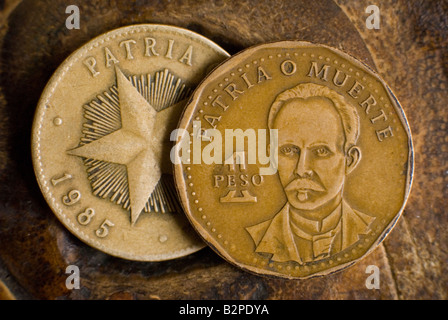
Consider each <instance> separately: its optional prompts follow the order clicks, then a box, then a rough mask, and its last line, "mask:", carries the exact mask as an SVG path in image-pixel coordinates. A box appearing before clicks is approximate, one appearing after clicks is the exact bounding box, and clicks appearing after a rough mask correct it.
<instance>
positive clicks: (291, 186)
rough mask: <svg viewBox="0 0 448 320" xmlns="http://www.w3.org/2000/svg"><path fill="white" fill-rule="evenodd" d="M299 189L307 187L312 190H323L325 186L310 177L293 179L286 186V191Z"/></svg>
mask: <svg viewBox="0 0 448 320" xmlns="http://www.w3.org/2000/svg"><path fill="white" fill-rule="evenodd" d="M299 189H309V190H312V191H325V188H324V187H323V186H322V185H321V184H320V183H318V182H316V181H313V180H310V179H294V180H293V181H291V182H290V183H288V185H287V186H286V188H285V190H286V191H297V190H299Z"/></svg>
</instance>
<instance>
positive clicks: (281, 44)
mask: <svg viewBox="0 0 448 320" xmlns="http://www.w3.org/2000/svg"><path fill="white" fill-rule="evenodd" d="M298 47H301V48H304V47H313V48H325V49H327V50H329V51H330V52H334V53H336V54H338V55H340V56H342V58H344V59H346V60H347V61H348V62H350V63H352V64H353V65H354V66H355V67H358V68H360V69H361V70H363V71H365V72H366V73H368V74H370V75H371V76H372V77H374V78H376V79H377V80H379V81H380V83H381V85H382V86H383V87H384V89H385V91H386V93H387V95H388V97H389V100H390V101H391V105H393V107H394V109H395V111H396V113H397V116H398V118H399V119H400V121H401V124H402V125H403V127H404V129H405V132H406V134H407V137H408V139H407V140H408V147H409V152H408V158H407V159H408V163H409V165H408V168H407V176H406V186H405V194H404V199H403V203H402V206H401V207H400V209H399V211H398V213H397V214H396V215H395V216H394V218H393V219H392V220H391V222H390V223H389V224H388V225H386V226H385V228H384V229H383V231H382V233H381V234H380V235H379V236H378V237H377V240H376V241H375V242H373V243H372V245H371V246H370V248H369V249H368V250H367V251H366V252H365V253H364V254H363V255H361V256H360V257H359V258H357V259H353V260H351V261H349V262H346V263H342V264H339V265H337V266H334V267H331V268H328V269H325V270H322V271H318V272H316V273H311V274H309V275H306V276H292V275H288V274H285V273H280V272H276V271H271V270H268V269H263V268H259V267H255V266H251V265H247V264H244V263H241V262H237V261H236V259H235V258H233V257H232V256H231V255H230V254H229V253H228V251H227V250H225V249H224V248H223V246H222V244H220V243H219V242H218V241H217V240H216V239H215V238H214V237H213V236H211V234H210V233H209V232H207V231H206V229H205V228H203V226H202V225H201V224H200V223H199V222H198V221H196V219H194V217H193V215H192V214H191V213H190V209H189V198H188V194H187V192H186V187H187V185H186V183H185V179H184V176H183V175H184V171H183V169H182V167H183V164H175V165H174V181H175V185H176V190H177V193H178V195H179V198H180V199H181V205H182V206H183V208H184V211H185V213H186V215H187V217H188V219H189V221H190V223H191V224H192V225H193V227H194V229H195V230H196V231H197V232H198V233H199V235H200V236H201V237H202V239H203V240H204V241H205V242H206V243H207V244H208V245H209V247H211V248H212V249H213V250H214V251H215V252H216V253H217V254H218V255H220V256H221V257H223V258H224V259H225V260H226V261H228V262H230V263H231V264H233V265H235V266H237V267H239V268H241V269H243V270H245V271H248V272H250V273H253V274H256V275H261V276H264V277H268V278H283V279H285V278H286V279H309V278H314V277H319V276H324V275H328V274H332V273H335V272H339V271H342V270H344V269H347V268H348V267H350V266H352V265H353V264H355V263H357V262H359V261H360V260H362V259H364V258H365V257H366V256H367V255H369V254H370V253H371V252H372V251H373V250H375V249H376V248H377V247H378V246H379V245H380V243H381V242H382V241H384V239H385V238H386V237H387V236H388V235H389V234H390V232H391V231H392V229H393V228H394V227H395V225H396V223H397V221H398V220H399V218H400V217H401V215H402V213H403V211H404V208H405V206H406V203H407V201H408V199H409V194H410V191H411V188H412V181H413V176H414V147H413V142H412V134H411V129H410V127H409V123H408V120H407V118H406V115H405V113H404V110H403V108H402V106H401V104H400V103H399V101H398V99H397V97H396V96H395V94H394V93H393V91H392V89H391V88H390V87H389V86H388V85H387V84H386V82H385V81H384V80H383V78H382V77H381V76H380V75H379V74H378V73H377V72H376V71H375V70H373V69H372V68H371V67H370V66H369V65H367V64H366V63H364V62H362V61H359V60H358V59H356V58H355V57H354V56H352V55H351V54H349V53H347V52H344V51H342V50H340V49H336V48H333V47H330V46H327V45H324V44H318V43H312V42H308V41H301V40H284V41H274V42H267V43H264V44H260V45H255V46H251V47H249V48H247V49H244V50H242V51H240V52H239V53H237V54H235V55H233V56H232V57H231V58H229V59H227V60H226V61H223V62H222V63H221V64H220V65H218V66H217V67H216V68H215V69H214V70H213V71H212V72H210V73H209V74H208V75H207V76H206V77H205V78H204V79H203V80H202V81H201V83H200V84H199V85H198V86H197V87H196V89H195V91H194V92H193V94H192V96H191V97H190V99H189V101H188V102H187V105H186V107H185V109H184V111H183V113H182V116H181V117H180V120H179V124H178V128H180V129H185V128H186V127H187V125H188V124H189V122H190V120H192V117H193V114H194V112H195V110H196V108H197V107H198V104H197V103H196V102H195V101H197V100H198V98H199V96H200V95H201V94H202V91H203V90H204V89H205V87H206V86H207V85H208V83H209V82H212V81H215V80H218V78H219V77H221V76H222V75H223V74H224V72H228V71H229V69H230V68H229V67H228V66H229V65H230V64H231V65H238V64H239V63H241V62H242V61H244V60H245V59H247V58H248V57H250V56H251V55H252V54H254V53H256V52H257V51H259V50H263V49H290V48H298ZM181 190H184V191H183V192H181ZM218 248H222V250H219V249H218ZM259 270H262V271H263V272H259Z"/></svg>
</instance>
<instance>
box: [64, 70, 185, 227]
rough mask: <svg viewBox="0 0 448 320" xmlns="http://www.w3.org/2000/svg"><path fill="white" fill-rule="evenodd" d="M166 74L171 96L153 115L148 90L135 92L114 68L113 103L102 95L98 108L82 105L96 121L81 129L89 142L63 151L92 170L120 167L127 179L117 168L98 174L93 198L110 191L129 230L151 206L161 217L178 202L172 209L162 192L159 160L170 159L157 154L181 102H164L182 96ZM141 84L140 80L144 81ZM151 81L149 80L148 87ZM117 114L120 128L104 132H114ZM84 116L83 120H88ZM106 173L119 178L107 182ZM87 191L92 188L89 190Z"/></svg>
mask: <svg viewBox="0 0 448 320" xmlns="http://www.w3.org/2000/svg"><path fill="white" fill-rule="evenodd" d="M167 74H168V72H167V70H165V71H164V78H162V79H164V80H163V81H169V82H167V83H168V84H169V85H170V86H171V87H170V88H168V89H169V90H167V92H169V91H171V95H170V96H168V97H166V96H164V97H161V98H163V99H162V100H165V107H164V106H163V104H162V105H161V104H160V102H159V105H158V108H159V110H156V108H154V107H153V106H152V105H151V104H150V102H149V101H148V100H149V99H147V98H148V97H149V93H148V91H149V90H141V91H143V93H142V92H140V91H139V90H138V89H137V88H138V87H140V88H142V86H141V84H140V85H139V86H137V85H136V84H137V81H136V78H135V77H134V78H131V79H128V78H126V76H125V75H124V74H123V72H122V71H121V70H120V69H119V68H118V67H116V77H117V87H115V88H113V90H112V89H111V92H112V93H113V95H114V94H116V96H118V99H116V98H114V97H113V95H109V94H107V95H106V94H105V95H106V97H107V99H105V98H104V97H101V99H100V97H98V98H99V100H100V101H101V104H99V103H96V104H93V103H92V104H93V106H92V104H90V105H89V106H87V108H86V109H87V110H88V111H89V113H88V117H90V118H93V119H94V120H95V121H94V122H93V124H91V123H89V124H86V125H85V127H87V128H88V129H90V130H88V131H87V133H88V134H89V136H88V137H89V138H90V140H91V141H88V140H89V139H85V140H87V141H88V143H84V144H81V145H80V146H79V147H77V148H74V149H72V150H68V151H67V152H68V154H70V155H73V156H78V157H82V158H85V159H87V160H88V161H89V164H90V165H93V164H94V167H98V168H102V165H101V164H104V163H110V164H111V165H121V166H125V168H126V174H127V177H125V175H123V172H122V170H121V171H120V169H119V168H115V169H109V171H108V172H103V173H102V175H104V178H103V179H102V180H95V181H96V183H97V184H100V185H101V188H97V189H96V191H95V192H94V193H97V194H98V195H100V194H101V195H102V196H103V197H105V196H106V195H108V194H109V193H110V192H108V191H113V195H112V196H111V199H115V200H116V201H117V203H124V204H125V205H126V204H128V207H129V208H130V211H131V224H132V225H134V224H135V223H136V222H137V220H138V218H139V216H140V214H141V213H142V212H143V211H150V210H149V208H150V207H154V208H155V209H156V210H155V211H158V210H159V209H161V211H162V212H165V211H166V209H167V208H168V209H169V210H172V211H175V209H176V208H175V207H176V206H177V203H176V205H173V204H172V202H173V199H174V201H176V200H175V197H173V196H172V190H170V189H171V187H169V186H168V188H167V187H166V184H165V183H162V184H161V183H160V181H162V180H161V177H162V173H163V172H162V171H163V170H162V166H161V164H162V163H163V162H164V161H165V162H166V161H169V158H168V159H166V154H167V153H166V152H165V153H164V152H162V150H163V148H164V147H165V146H166V144H167V142H168V144H169V143H170V142H169V133H170V132H171V131H172V130H173V129H175V127H176V125H177V120H178V118H179V116H180V113H181V112H182V108H183V106H184V104H185V99H182V100H181V101H178V102H176V103H173V104H172V105H168V106H166V104H167V103H169V102H173V100H174V99H176V97H175V95H176V94H177V95H178V98H179V97H182V95H181V94H179V90H177V91H176V90H175V89H176V88H178V87H179V81H177V83H176V85H173V84H172V83H173V78H174V76H172V75H167ZM167 79H168V80H167ZM141 80H142V81H143V80H144V78H143V76H142V79H141ZM150 81H151V79H150V77H149V75H148V87H149V85H150ZM180 91H182V90H180ZM145 96H146V97H145ZM159 100H160V98H159ZM154 101H158V100H154ZM174 101H175V100H174ZM117 109H118V111H119V118H120V121H121V126H118V129H116V130H115V131H112V132H110V133H108V131H110V130H111V129H112V128H117V123H116V122H117V112H116V111H117ZM102 112H104V113H105V117H106V118H107V119H108V121H104V119H103V118H104V117H103V118H101V116H100V115H102V114H103V113H102ZM88 117H86V118H87V119H88ZM85 140H84V141H85ZM82 141H83V140H82ZM87 141H86V142H87ZM168 155H169V153H168ZM90 169H92V167H91V168H90ZM98 170H100V169H98ZM92 171H95V169H94V170H92ZM110 172H116V175H118V174H119V176H117V177H112V176H111V173H110ZM89 178H90V177H89ZM123 179H126V180H127V190H126V187H124V188H123V186H124V183H123ZM103 181H104V182H103ZM92 187H94V186H93V185H92ZM160 189H165V192H162V193H161V192H160V191H161V190H160ZM126 191H128V193H129V199H128V201H126V199H123V195H124V194H125V193H126ZM120 195H121V196H120ZM168 202H169V203H168Z"/></svg>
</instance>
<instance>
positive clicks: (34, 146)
mask: <svg viewBox="0 0 448 320" xmlns="http://www.w3.org/2000/svg"><path fill="white" fill-rule="evenodd" d="M130 31H134V33H141V32H155V31H162V32H168V33H175V34H180V35H181V36H186V37H187V38H189V39H190V40H192V41H194V42H199V43H202V44H203V45H205V46H208V47H210V48H211V49H212V50H214V51H216V52H217V53H218V54H220V55H222V56H223V57H227V58H228V57H229V56H230V55H229V53H227V52H226V51H225V50H224V49H223V48H221V47H220V46H219V45H218V44H216V43H215V42H213V41H212V40H210V39H208V38H206V37H204V36H202V35H200V34H198V33H196V32H193V31H191V30H188V29H185V28H181V27H177V26H171V25H164V24H147V23H146V24H135V25H128V26H123V27H120V28H116V29H113V30H110V31H107V32H105V33H103V34H100V35H98V36H96V37H94V38H92V39H91V40H89V41H88V42H86V43H84V44H83V45H82V46H80V47H79V48H78V49H76V50H75V51H74V52H72V53H71V54H70V55H69V56H68V57H67V58H66V59H65V60H64V61H63V62H62V63H61V64H60V65H59V66H58V67H57V69H56V70H55V72H54V73H53V75H52V76H51V78H50V80H48V82H47V84H46V86H45V88H44V90H43V91H42V94H41V96H40V98H39V101H38V103H37V107H36V111H35V115H34V119H33V124H32V128H31V157H32V163H33V168H34V174H35V176H36V180H37V182H38V185H39V188H40V190H41V192H42V194H43V196H44V198H45V200H46V202H47V204H48V205H49V207H50V209H51V211H52V212H53V213H54V214H55V215H56V217H57V218H58V220H59V221H60V222H61V223H62V224H63V225H64V226H65V227H66V228H67V229H68V230H69V231H70V232H71V233H72V234H73V235H75V236H76V237H77V238H78V239H80V240H81V241H83V242H84V243H86V244H88V245H89V246H91V247H93V248H95V249H97V250H99V251H102V252H104V253H107V254H109V255H111V256H115V257H118V258H123V259H127V260H133V261H153V262H157V261H166V260H171V259H175V258H181V257H184V256H187V255H189V254H192V253H194V252H197V251H199V250H200V249H202V248H204V247H205V246H206V245H205V243H204V244H201V245H192V246H190V247H187V248H185V249H181V250H176V251H174V252H171V253H165V254H150V255H135V254H130V253H128V252H126V251H120V250H116V249H111V248H109V247H107V246H105V245H104V244H101V243H100V242H98V241H97V240H95V239H92V238H91V237H89V236H88V235H87V234H86V233H84V232H83V231H80V230H79V228H77V227H76V226H75V224H74V223H73V222H71V220H73V219H70V218H68V217H67V216H66V215H65V214H64V213H63V210H62V209H60V208H59V209H58V204H57V203H56V199H55V198H54V197H53V196H51V195H50V194H51V193H52V192H51V191H45V188H46V186H45V184H47V183H48V182H46V181H44V174H43V172H42V173H40V172H39V170H42V171H43V169H42V167H41V160H40V159H39V153H40V150H39V149H40V134H39V133H40V129H41V128H42V126H43V121H44V116H45V111H46V109H47V105H48V104H47V102H48V100H49V99H50V98H51V97H52V95H53V93H54V91H55V90H56V88H57V87H58V85H59V82H60V81H61V80H62V78H63V76H64V75H65V74H66V73H67V72H69V70H70V68H71V66H72V65H73V64H74V63H75V62H77V61H79V60H80V59H81V58H82V57H84V56H85V55H86V54H88V53H89V51H91V50H92V49H93V48H96V47H97V46H99V45H100V44H102V43H106V42H107V41H109V40H110V39H108V38H112V37H113V36H114V35H115V36H116V37H118V36H121V35H123V34H125V33H126V32H130ZM101 41H103V42H102V43H100V42H101ZM179 214H183V213H181V212H180V213H179Z"/></svg>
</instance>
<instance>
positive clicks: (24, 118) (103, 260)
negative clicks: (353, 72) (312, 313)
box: [0, 0, 448, 299]
mask: <svg viewBox="0 0 448 320" xmlns="http://www.w3.org/2000/svg"><path fill="white" fill-rule="evenodd" d="M69 4H76V5H78V6H79V8H80V12H81V29H80V30H67V29H66V28H65V19H66V17H67V15H66V14H65V8H66V6H67V5H69ZM370 4H371V3H370V1H368V0H361V1H349V0H335V1H331V0H328V1H305V0H303V1H294V0H287V1H268V0H262V1H255V0H240V1H238V2H235V1H230V0H229V1H224V0H222V1H219V0H214V1H205V0H201V1H193V0H190V1H189V0H173V1H162V0H160V1H135V2H132V3H131V2H129V1H125V0H110V1H70V3H68V2H67V1H61V0H51V1H50V0H23V1H20V0H3V1H0V47H1V49H0V74H1V78H0V299H1V298H3V299H6V298H11V297H13V296H15V297H16V298H19V299H23V298H31V299H33V298H35V299H447V298H448V274H447V272H446V271H447V267H446V266H447V263H448V233H447V231H446V230H447V229H448V209H447V208H446V207H447V205H448V200H447V199H448V161H447V160H448V111H447V110H448V109H447V108H446V105H447V104H448V95H447V92H448V90H447V86H448V51H447V50H448V49H447V48H448V2H446V1H423V0H413V1H406V0H395V1H392V0H391V1H385V0H384V1H377V2H376V4H377V5H378V6H379V7H380V11H381V25H380V29H379V30H368V29H367V28H366V25H365V20H366V18H367V17H368V15H369V14H367V13H365V8H366V7H367V6H368V5H370ZM137 23H163V24H170V25H176V26H180V27H184V28H187V29H190V30H193V31H196V32H198V33H200V34H202V35H204V36H206V37H208V38H210V39H212V40H213V41H215V42H217V43H218V44H219V45H221V46H222V47H224V49H226V50H228V51H229V52H230V53H231V54H233V53H236V52H238V51H239V50H241V49H244V48H246V47H248V46H251V45H254V44H258V43H263V42H267V41H274V40H284V39H301V40H307V41H313V42H319V43H324V44H327V45H331V46H334V47H338V48H340V49H343V50H344V51H346V52H349V53H351V54H352V55H354V56H356V57H357V58H358V59H360V60H363V61H364V62H366V63H367V64H369V65H370V66H372V67H373V68H375V69H376V70H378V72H379V73H380V74H381V75H382V76H383V78H384V79H385V80H386V82H387V83H388V84H389V85H390V87H391V88H392V89H393V90H394V92H395V94H396V95H397V97H398V99H399V100H400V102H401V104H402V105H403V107H404V109H405V112H406V115H407V117H408V120H409V123H410V126H411V130H412V132H413V140H414V147H415V178H414V184H413V188H412V191H411V196H410V199H409V201H408V204H407V206H406V209H405V211H404V214H403V216H402V218H401V219H400V220H399V222H398V224H397V226H396V227H395V228H394V230H393V231H392V233H391V234H390V235H389V236H388V237H387V238H386V240H385V241H384V243H383V245H381V246H379V247H378V248H377V249H376V250H375V251H374V252H373V253H371V254H370V255H369V256H368V257H366V258H365V259H364V260H362V261H361V262H360V263H358V264H356V265H354V266H352V267H350V268H349V269H347V270H344V271H342V272H339V273H336V274H333V275H329V276H326V277H320V278H313V279H309V280H304V281H287V280H273V279H267V278H262V277H258V276H255V275H252V274H248V273H245V272H243V271H241V270H239V269H237V268H235V267H233V266H231V265H229V264H228V263H226V262H225V261H223V260H222V259H221V258H220V257H219V256H217V255H216V254H215V253H214V252H213V251H212V250H210V249H208V248H207V249H204V250H201V251H200V252H197V253H196V254H193V255H190V256H188V257H185V258H182V259H177V260H173V261H167V262H159V263H140V262H130V261H125V260H121V259H117V258H114V257H111V256H108V255H106V254H103V253H101V252H98V251H96V250H95V249H92V248H90V247H88V246H86V245H84V244H83V243H82V242H81V241H79V240H78V239H77V238H75V237H74V236H72V235H71V234H70V233H69V232H68V231H66V230H65V228H64V227H63V226H62V225H61V224H60V223H59V221H58V220H57V219H56V218H55V216H54V215H53V213H52V212H51V211H50V209H49V207H48V206H47V204H46V203H45V201H44V199H43V197H42V195H41V193H40V190H39V188H38V185H37V182H36V180H35V177H34V173H33V169H32V164H31V158H30V157H31V155H30V135H31V123H32V119H33V115H34V111H35V107H36V105H37V100H38V99H39V96H40V94H41V92H42V90H43V87H44V86H45V84H46V82H47V81H48V79H49V78H50V76H51V75H52V73H53V72H54V70H55V69H56V68H57V67H58V65H59V64H60V63H61V62H62V61H63V60H64V59H65V58H66V57H67V56H68V55H69V54H70V53H71V52H72V51H74V50H76V48H78V47H79V46H81V45H82V44H84V43H85V42H87V41H88V40H90V39H91V38H93V37H94V36H97V35H99V34H101V33H103V32H106V31H108V30H111V29H113V28H116V27H120V26H124V25H129V24H137ZM70 264H75V265H78V266H79V267H80V269H81V287H82V288H81V290H73V291H70V290H67V289H66V287H65V279H66V275H65V273H64V272H65V268H66V266H67V265H70ZM371 264H374V265H377V266H378V267H379V268H380V270H381V288H380V290H368V289H366V287H365V280H366V278H367V276H368V275H367V274H366V273H365V269H366V267H367V266H368V265H371Z"/></svg>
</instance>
